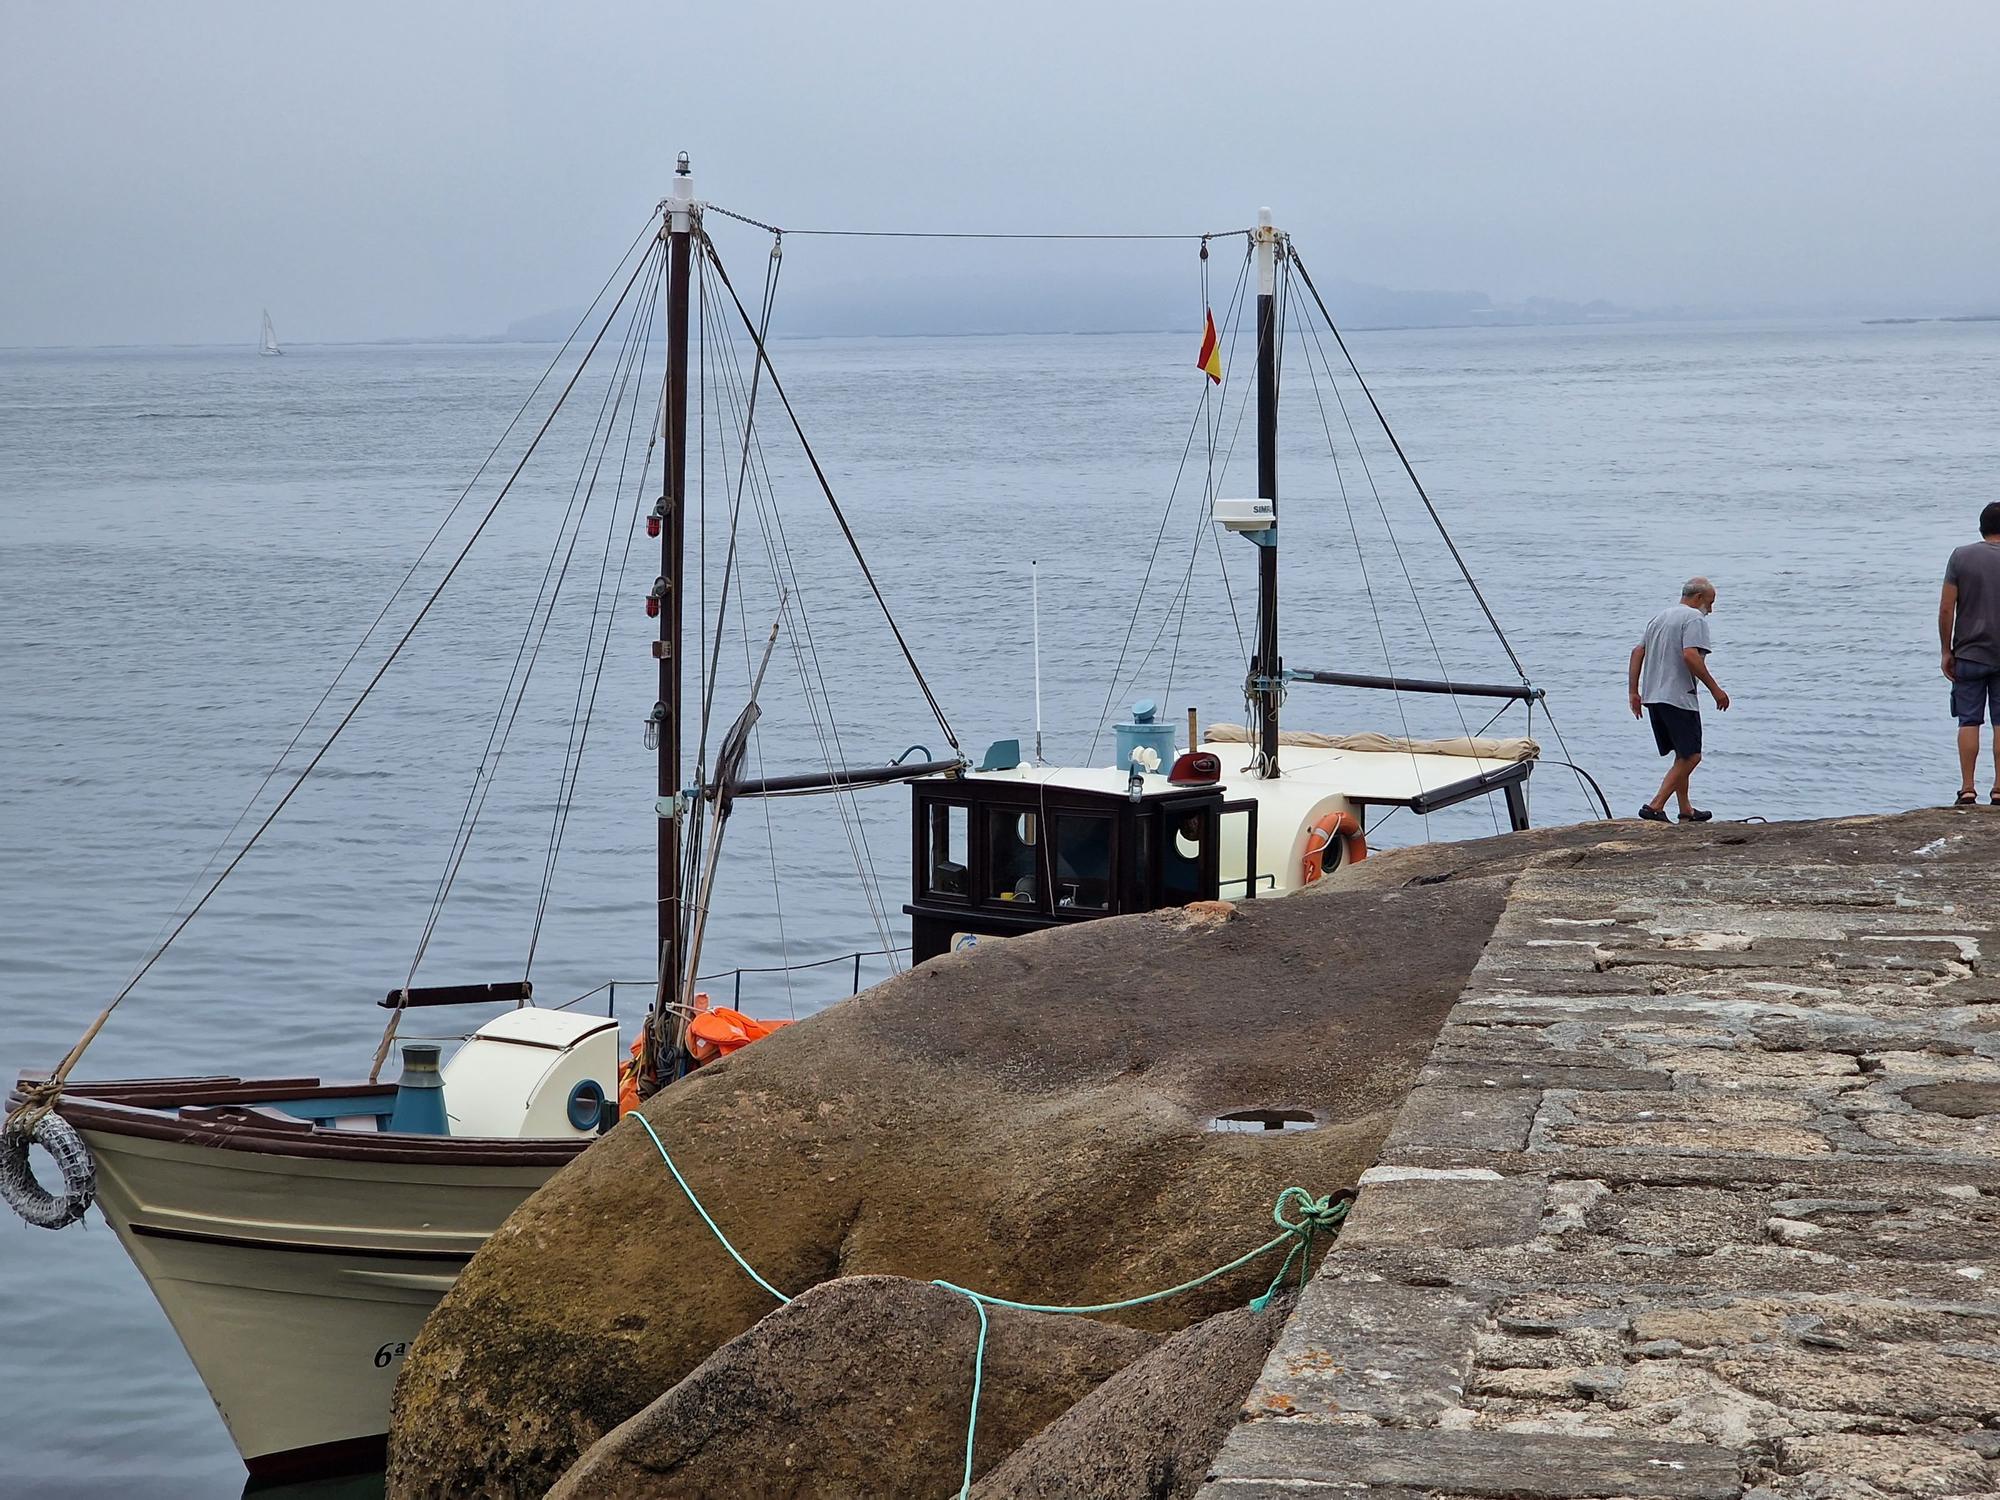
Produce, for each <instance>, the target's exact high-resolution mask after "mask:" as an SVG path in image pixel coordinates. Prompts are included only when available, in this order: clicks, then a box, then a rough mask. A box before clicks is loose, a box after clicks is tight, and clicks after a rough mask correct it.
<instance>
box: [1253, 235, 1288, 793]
mask: <svg viewBox="0 0 2000 1500" xmlns="http://www.w3.org/2000/svg"><path fill="white" fill-rule="evenodd" d="M1254 243H1255V246H1256V253H1257V495H1258V498H1260V499H1263V500H1268V501H1270V502H1271V526H1270V529H1269V530H1268V531H1265V532H1262V533H1259V534H1256V535H1255V536H1254V540H1256V541H1258V542H1259V543H1260V544H1261V545H1260V546H1259V547H1258V549H1257V653H1256V655H1255V657H1253V658H1252V660H1251V663H1250V692H1251V697H1252V699H1253V700H1254V701H1255V703H1256V705H1257V729H1258V749H1259V754H1258V774H1259V775H1260V776H1263V777H1266V778H1274V777H1276V776H1277V774H1278V701H1279V698H1280V695H1281V690H1282V686H1283V673H1284V664H1283V662H1282V661H1281V660H1280V658H1279V656H1278V340H1277V321H1278V310H1277V300H1278V299H1277V290H1278V276H1277V260H1278V253H1277V252H1278V231H1277V230H1275V229H1273V228H1272V227H1271V210H1270V209H1268V208H1262V209H1259V210H1258V211H1257V228H1256V231H1255V236H1254Z"/></svg>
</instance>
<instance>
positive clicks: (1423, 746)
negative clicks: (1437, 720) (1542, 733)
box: [1203, 724, 1542, 760]
mask: <svg viewBox="0 0 2000 1500" xmlns="http://www.w3.org/2000/svg"><path fill="white" fill-rule="evenodd" d="M1203 738H1205V739H1208V740H1212V741H1213V742H1215V743H1216V744H1218V745H1247V744H1249V743H1250V731H1249V730H1247V729H1245V728H1244V727H1243V726H1242V725H1241V724H1215V725H1212V726H1210V727H1209V729H1208V730H1207V731H1206V732H1205V733H1204V735H1203ZM1278 743H1279V744H1281V745H1301V746H1304V747H1306V748H1308V749H1312V750H1372V751H1378V752H1381V751H1387V752H1389V753H1392V754H1396V755H1464V756H1468V757H1470V758H1472V759H1474V760H1535V759H1538V758H1539V757H1540V756H1541V753H1542V747H1541V746H1540V745H1538V744H1536V743H1535V742H1534V741H1533V740H1528V739H1508V740H1502V739H1481V738H1479V737H1477V736H1476V735H1465V734H1461V735H1459V736H1457V737H1456V738H1455V739H1448V740H1411V739H1404V738H1403V737H1402V736H1401V735H1394V734H1376V733H1374V732H1373V731H1372V730H1368V731H1363V732H1362V733H1360V734H1321V733H1319V732H1318V731H1317V730H1312V729H1281V730H1279V731H1278Z"/></svg>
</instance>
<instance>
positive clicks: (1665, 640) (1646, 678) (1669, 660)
mask: <svg viewBox="0 0 2000 1500" xmlns="http://www.w3.org/2000/svg"><path fill="white" fill-rule="evenodd" d="M1714 608H1715V585H1714V584H1712V583H1710V582H1709V581H1708V580H1707V579H1706V578H1690V579H1689V580H1688V581H1687V582H1686V583H1685V584H1683V585H1681V602H1680V603H1679V604H1676V605H1673V606H1671V607H1670V608H1667V609H1663V610H1661V611H1660V612H1659V613H1658V614H1656V615H1654V616H1653V618H1652V619H1650V620H1648V621H1647V622H1646V633H1645V635H1644V636H1642V637H1641V638H1640V640H1639V644H1638V645H1636V646H1634V647H1633V648H1632V656H1631V660H1630V661H1629V662H1628V663H1627V666H1626V683H1625V686H1626V694H1627V697H1628V699H1629V701H1630V702H1631V705H1632V717H1633V718H1635V719H1640V718H1650V719H1651V720H1652V721H1653V743H1654V744H1656V745H1657V746H1659V750H1660V754H1662V755H1671V756H1673V758H1674V763H1673V764H1672V765H1671V766H1669V767H1668V768H1667V775H1666V779H1665V780H1664V781H1662V782H1661V783H1660V790H1659V792H1658V793H1657V794H1656V795H1655V796H1654V798H1653V800H1652V801H1651V802H1648V803H1647V804H1646V805H1645V806H1643V807H1641V808H1640V809H1639V816H1640V817H1642V818H1644V819H1645V820H1646V821H1647V822H1648V823H1664V822H1666V821H1667V798H1669V797H1678V798H1679V799H1680V804H1681V821H1682V822H1683V823H1706V822H1707V821H1708V820H1709V818H1710V817H1712V816H1713V814H1711V813H1706V812H1703V811H1702V810H1701V809H1700V808H1698V807H1696V806H1695V805H1694V803H1693V802H1692V801H1691V800H1689V797H1688V778H1690V777H1691V776H1693V775H1694V768H1695V767H1696V766H1698V765H1700V764H1701V700H1700V699H1698V698H1697V697H1696V696H1695V691H1694V685H1695V684H1696V683H1697V682H1699V683H1702V684H1704V685H1705V686H1706V687H1707V688H1708V690H1709V692H1710V693H1712V694H1713V695H1714V697H1715V706H1716V707H1717V708H1719V709H1721V710H1722V711H1723V712H1725V713H1727V712H1728V711H1729V694H1727V693H1725V692H1724V691H1723V690H1722V688H1721V686H1720V685H1719V684H1718V683H1717V682H1716V680H1715V679H1714V678H1713V677H1711V676H1710V675H1709V671H1708V651H1709V642H1708V617H1709V614H1710V612H1711V611H1713V610H1714Z"/></svg>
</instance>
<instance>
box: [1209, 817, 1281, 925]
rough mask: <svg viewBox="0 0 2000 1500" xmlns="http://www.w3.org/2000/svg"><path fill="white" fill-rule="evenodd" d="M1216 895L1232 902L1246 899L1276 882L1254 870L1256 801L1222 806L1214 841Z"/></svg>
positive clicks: (1255, 856) (1255, 861) (1255, 854)
mask: <svg viewBox="0 0 2000 1500" xmlns="http://www.w3.org/2000/svg"><path fill="white" fill-rule="evenodd" d="M1216 877H1217V880H1216V888H1217V894H1219V895H1221V896H1223V897H1225V898H1227V899H1229V900H1235V901H1244V900H1248V899H1250V898H1251V897H1253V896H1255V895H1256V894H1257V892H1258V891H1259V890H1267V889H1269V888H1270V887H1271V886H1272V885H1273V884H1274V883H1275V882H1274V881H1273V880H1272V879H1271V877H1270V876H1268V875H1262V876H1260V875H1259V874H1258V873H1257V804H1256V803H1254V802H1238V803H1234V804H1231V803H1227V802H1225V803H1224V804H1223V805H1222V822H1221V827H1220V831H1219V834H1218V837H1217V840H1216Z"/></svg>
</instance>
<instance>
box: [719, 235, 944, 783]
mask: <svg viewBox="0 0 2000 1500" xmlns="http://www.w3.org/2000/svg"><path fill="white" fill-rule="evenodd" d="M701 241H702V244H703V245H704V246H705V247H706V248H707V251H708V256H709V259H710V261H711V263H712V264H713V265H714V267H715V272H716V275H717V276H718V277H719V278H720V279H721V282H722V287H723V290H724V291H726V292H728V293H729V300H730V301H731V303H733V304H734V305H735V308H736V313H737V316H738V317H739V318H740V319H741V320H742V322H743V326H744V327H745V328H746V329H747V330H748V331H749V332H750V335H751V337H752V338H753V339H755V340H756V348H757V358H758V359H759V360H761V361H763V364H764V368H765V369H767V370H770V373H771V389H772V390H773V391H774V392H776V393H777V397H778V400H779V401H780V402H782V403H783V404H784V408H785V415H786V416H787V417H788V418H790V419H791V424H792V431H793V432H795V433H796V434H798V439H799V446H800V447H801V448H803V449H804V450H805V455H806V461H807V462H808V463H810V464H811V465H812V471H813V477H814V478H815V479H817V480H818V481H819V487H820V493H822V494H823V495H825V496H826V503H827V504H828V505H829V506H831V507H832V509H833V516H834V519H835V520H836V521H838V522H839V523H840V531H841V535H842V536H843V537H845V538H846V540H847V547H848V550H849V551H850V552H852V553H853V554H854V560H855V562H856V563H857V564H858V565H859V566H860V568H861V576H862V577H863V578H864V579H866V580H867V582H868V588H869V591H870V592H871V593H873V594H874V596H875V602H876V604H877V605H879V606H880V607H881V610H882V618H883V619H884V620H886V621H887V622H888V624H889V630H890V633H891V634H893V635H894V636H895V637H896V645H897V646H898V647H899V648H900V649H901V651H902V653H903V660H904V661H905V662H907V663H908V664H909V668H910V671H911V673H912V674H913V675H914V676H915V677H916V679H917V686H918V688H919V689H920V690H921V691H922V692H923V695H924V701H925V703H926V704H928V705H929V707H930V711H931V716H932V717H933V718H935V719H936V720H937V722H938V729H939V731H940V732H942V733H943V735H944V737H945V742H946V743H947V744H949V745H950V746H951V748H952V749H953V750H955V751H958V753H959V754H960V755H963V754H964V753H965V752H964V749H963V747H962V746H961V745H960V744H959V742H958V735H957V734H956V733H955V732H954V731H953V729H952V727H951V721H950V720H949V719H947V718H946V717H945V712H944V706H943V705H942V704H940V703H939V702H938V700H937V695H936V694H935V693H933V692H932V691H931V685H930V683H929V682H928V681H927V680H926V679H925V677H924V673H923V668H921V667H919V666H918V665H917V658H916V656H915V654H914V653H912V652H911V650H910V643H909V642H908V641H907V640H905V639H904V637H903V630H902V627H901V626H900V625H898V624H897V623H896V617H895V615H894V614H893V613H891V611H890V609H889V601H888V600H887V599H885V598H884V597H883V595H882V588H881V585H880V584H878V583H876V581H875V574H874V571H873V570H872V569H871V568H870V567H869V566H868V560H867V558H865V557H864V556H862V553H861V544H860V543H859V542H858V541H857V540H856V539H855V536H854V530H853V528H852V527H850V526H849V525H848V524H847V513H846V512H845V511H843V510H842V509H841V508H840V502H839V501H838V500H837V499H835V498H834V493H833V485H832V484H831V483H830V482H829V481H828V479H827V477H826V471H825V470H824V469H823V468H821V467H820V462H819V455H818V454H817V453H815V452H814V451H813V447H812V443H811V441H810V440H809V439H808V438H807V437H806V433H805V428H804V426H803V425H802V424H801V423H800V422H799V416H798V413H797V412H796V411H794V410H793V409H792V401H791V397H789V396H787V395H786V394H785V387H784V385H783V383H782V382H780V381H779V379H778V372H777V371H776V370H775V369H772V367H771V356H770V354H769V352H768V351H767V350H766V349H765V347H764V341H763V340H762V339H761V338H757V330H756V327H755V325H754V324H752V323H751V321H750V313H749V310H748V309H746V308H745V307H744V306H743V299H742V298H741V297H739V296H737V295H736V288H735V286H734V285H733V284H732V283H731V282H730V280H729V271H728V269H727V267H725V266H724V265H723V263H722V258H721V257H720V256H719V255H717V254H716V250H715V244H714V242H713V241H712V240H710V239H709V237H708V236H707V234H706V233H703V234H702V235H701Z"/></svg>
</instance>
